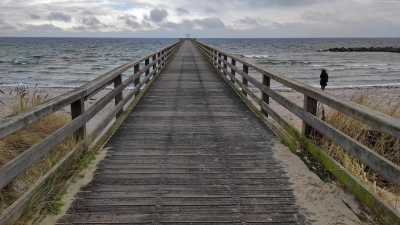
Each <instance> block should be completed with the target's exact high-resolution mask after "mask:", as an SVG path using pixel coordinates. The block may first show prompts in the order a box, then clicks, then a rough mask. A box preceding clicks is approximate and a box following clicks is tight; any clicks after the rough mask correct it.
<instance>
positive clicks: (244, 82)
mask: <svg viewBox="0 0 400 225" xmlns="http://www.w3.org/2000/svg"><path fill="white" fill-rule="evenodd" d="M243 72H244V73H246V74H249V67H248V66H246V65H244V64H243ZM242 83H243V85H244V86H246V87H247V86H248V84H249V81H248V80H247V79H246V78H244V77H242ZM242 92H243V94H244V95H245V96H247V93H246V91H245V90H243V89H242Z"/></svg>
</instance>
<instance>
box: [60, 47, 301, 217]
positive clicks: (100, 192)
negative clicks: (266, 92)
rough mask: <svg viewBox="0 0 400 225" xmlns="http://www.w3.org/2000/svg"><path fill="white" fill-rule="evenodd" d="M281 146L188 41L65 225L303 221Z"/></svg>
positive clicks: (112, 143)
mask: <svg viewBox="0 0 400 225" xmlns="http://www.w3.org/2000/svg"><path fill="white" fill-rule="evenodd" d="M275 141H276V137H275V136H274V135H273V133H272V132H271V131H270V130H268V128H267V127H266V126H265V125H264V124H263V123H262V122H261V121H260V120H259V119H258V118H257V117H256V116H255V115H254V114H253V113H252V112H251V110H250V109H249V108H248V107H247V106H246V104H245V103H243V102H242V100H241V99H240V98H239V97H238V96H237V94H236V93H235V92H234V90H233V89H232V88H231V87H229V85H228V84H227V83H226V82H224V80H223V79H222V78H221V76H220V75H218V74H217V72H216V71H215V69H214V68H213V67H212V66H211V65H210V64H209V62H208V61H206V59H205V57H204V56H203V55H201V54H200V52H199V51H198V50H197V49H196V48H195V46H194V45H193V44H192V43H191V42H190V41H186V42H185V43H184V44H183V45H182V47H181V48H180V49H179V51H178V52H177V54H176V55H175V56H174V57H173V59H172V61H171V62H170V63H169V64H168V65H167V66H166V68H165V70H164V71H163V72H162V74H161V76H160V77H159V78H158V80H157V81H156V82H155V83H154V84H153V86H152V87H151V88H150V89H149V90H148V92H147V93H146V94H145V95H144V97H143V98H142V99H141V101H140V102H139V104H138V105H137V106H136V108H135V109H134V110H133V111H132V113H131V115H130V116H129V117H128V118H127V120H125V122H124V123H123V124H122V125H121V126H120V128H119V129H118V130H117V132H116V133H115V134H114V135H113V137H112V138H111V139H110V140H109V141H108V143H107V144H106V146H105V147H106V148H108V153H107V156H106V158H105V159H104V160H102V161H101V162H100V163H99V165H98V166H97V167H98V168H97V170H96V172H95V175H94V179H93V181H92V182H90V184H88V185H87V186H85V187H83V188H82V189H81V190H80V192H79V193H78V194H77V196H76V197H77V198H76V200H75V201H74V202H73V204H72V206H71V207H70V209H69V210H68V214H67V215H65V216H64V217H63V218H61V219H60V220H59V221H58V224H73V223H77V224H85V223H91V224H100V223H101V224H107V223H109V224H116V223H120V224H135V223H138V224H139V223H140V224H191V223H196V224H264V223H288V224H304V223H305V218H304V216H303V215H302V214H301V213H300V212H299V211H300V210H299V207H298V206H297V205H296V199H295V197H294V194H293V191H292V189H291V186H290V182H289V178H288V176H287V175H286V173H285V172H284V171H283V169H282V166H281V165H280V163H279V162H278V161H277V160H276V159H275V158H274V157H273V150H272V146H273V145H274V142H275Z"/></svg>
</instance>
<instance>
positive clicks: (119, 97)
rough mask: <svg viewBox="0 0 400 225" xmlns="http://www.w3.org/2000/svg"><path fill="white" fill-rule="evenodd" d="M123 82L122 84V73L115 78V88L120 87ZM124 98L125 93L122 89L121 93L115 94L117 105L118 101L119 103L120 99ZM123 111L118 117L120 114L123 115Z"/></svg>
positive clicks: (119, 113)
mask: <svg viewBox="0 0 400 225" xmlns="http://www.w3.org/2000/svg"><path fill="white" fill-rule="evenodd" d="M121 84H122V74H120V75H118V76H117V77H116V78H115V79H114V88H117V87H118V86H119V85H121ZM122 99H123V94H122V91H121V92H120V93H118V94H117V95H116V96H115V105H118V103H119V102H120V101H122ZM121 113H122V109H121V110H120V111H119V112H118V113H117V116H116V118H118V117H119V115H121Z"/></svg>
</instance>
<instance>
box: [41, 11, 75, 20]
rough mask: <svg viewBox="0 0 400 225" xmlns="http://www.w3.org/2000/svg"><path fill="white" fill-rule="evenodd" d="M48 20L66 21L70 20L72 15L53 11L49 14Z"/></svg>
mask: <svg viewBox="0 0 400 225" xmlns="http://www.w3.org/2000/svg"><path fill="white" fill-rule="evenodd" d="M47 19H48V20H58V21H64V22H69V21H71V17H70V16H68V15H65V14H64V13H62V12H52V13H50V15H48V16H47Z"/></svg>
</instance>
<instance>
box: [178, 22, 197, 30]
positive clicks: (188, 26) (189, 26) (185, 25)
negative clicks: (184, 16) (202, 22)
mask: <svg viewBox="0 0 400 225" xmlns="http://www.w3.org/2000/svg"><path fill="white" fill-rule="evenodd" d="M195 25H196V23H195V22H194V21H193V20H182V22H181V27H183V28H185V29H192V28H193V27H194V26H195Z"/></svg>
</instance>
